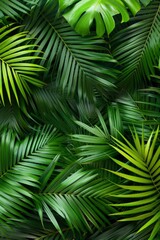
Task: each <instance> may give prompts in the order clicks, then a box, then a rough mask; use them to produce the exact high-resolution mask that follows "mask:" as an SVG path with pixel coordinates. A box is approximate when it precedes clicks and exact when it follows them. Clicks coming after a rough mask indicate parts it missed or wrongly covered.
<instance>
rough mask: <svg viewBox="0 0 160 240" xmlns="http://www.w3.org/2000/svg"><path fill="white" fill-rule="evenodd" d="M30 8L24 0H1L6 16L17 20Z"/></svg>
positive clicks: (1, 6) (0, 7) (0, 8)
mask: <svg viewBox="0 0 160 240" xmlns="http://www.w3.org/2000/svg"><path fill="white" fill-rule="evenodd" d="M29 10H30V9H29V8H28V7H27V6H26V4H25V3H24V1H23V0H1V1H0V11H2V13H3V14H4V15H6V16H9V17H11V18H13V19H14V20H17V19H19V18H22V16H21V15H22V14H23V13H24V14H27V13H28V12H29Z"/></svg>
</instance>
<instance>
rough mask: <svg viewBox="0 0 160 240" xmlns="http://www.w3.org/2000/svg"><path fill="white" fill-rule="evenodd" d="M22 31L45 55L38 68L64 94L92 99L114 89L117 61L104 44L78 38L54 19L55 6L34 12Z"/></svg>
mask: <svg viewBox="0 0 160 240" xmlns="http://www.w3.org/2000/svg"><path fill="white" fill-rule="evenodd" d="M51 9H52V11H51ZM34 16H38V18H34ZM37 19H38V20H37ZM25 29H26V30H29V35H30V36H32V37H33V38H36V41H35V44H37V45H39V48H38V49H39V50H41V51H43V52H44V55H43V57H44V60H42V62H41V64H43V65H45V66H46V67H47V69H48V74H49V73H51V74H52V76H53V77H52V79H55V81H56V85H57V87H58V88H61V89H62V91H63V92H65V93H68V94H70V95H74V94H78V95H79V97H80V98H89V99H94V98H95V91H97V92H100V93H101V91H102V92H103V93H104V92H105V94H106V95H108V94H109V90H110V91H113V90H114V89H115V86H114V82H115V79H116V76H117V71H116V70H114V69H113V66H114V63H115V62H116V61H115V60H114V59H113V58H112V56H111V55H110V54H108V50H107V49H106V48H105V47H104V43H105V42H104V41H103V40H102V39H98V38H88V37H86V38H82V37H80V36H79V35H78V34H76V33H75V32H74V31H73V29H72V28H71V27H70V26H69V25H68V23H66V21H65V20H64V19H63V18H62V17H60V18H57V17H56V6H54V5H50V4H49V5H46V7H45V8H43V9H42V10H41V9H39V8H36V9H35V10H34V11H33V13H32V18H29V19H26V27H25ZM102 62H103V63H102ZM55 72H56V74H55ZM47 76H48V75H47ZM49 76H50V75H49Z"/></svg>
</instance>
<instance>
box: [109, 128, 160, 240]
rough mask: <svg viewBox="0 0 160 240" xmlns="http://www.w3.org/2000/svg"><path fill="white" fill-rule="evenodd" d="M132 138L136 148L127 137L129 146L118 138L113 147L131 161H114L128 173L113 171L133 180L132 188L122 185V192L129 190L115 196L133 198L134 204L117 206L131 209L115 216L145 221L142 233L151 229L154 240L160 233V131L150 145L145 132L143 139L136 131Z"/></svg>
mask: <svg viewBox="0 0 160 240" xmlns="http://www.w3.org/2000/svg"><path fill="white" fill-rule="evenodd" d="M153 134H154V136H153ZM132 136H133V141H134V145H135V146H132V147H131V145H130V143H128V141H127V140H126V139H125V138H124V139H125V141H126V143H127V144H124V143H122V142H121V141H120V140H117V139H114V140H115V146H113V148H114V149H116V151H117V152H118V153H120V154H121V155H122V156H123V157H125V159H126V160H127V162H124V161H123V160H121V161H119V160H117V159H113V161H114V162H115V163H116V164H118V165H119V166H121V167H122V169H125V170H127V171H128V172H127V173H124V172H115V171H110V170H109V171H110V172H113V173H114V174H116V175H118V176H120V177H122V178H124V179H125V180H127V182H128V181H129V182H128V185H123V184H121V185H119V186H120V187H121V188H122V189H126V190H128V191H125V192H124V193H123V194H119V195H117V196H116V195H114V197H118V198H120V199H121V198H122V199H123V198H124V199H125V198H126V199H133V200H132V201H125V202H123V203H122V202H121V203H117V204H113V205H114V206H122V207H125V208H129V209H125V210H124V211H121V212H119V213H115V214H114V215H117V216H126V217H124V218H123V219H121V220H120V221H135V220H136V221H137V220H145V223H144V224H143V225H142V226H141V228H140V229H139V230H138V232H141V231H143V230H144V229H146V228H147V227H149V226H150V227H151V228H152V230H151V235H150V237H149V239H150V240H152V239H154V237H155V236H156V235H157V234H158V232H159V228H158V226H159V221H160V209H159V202H160V199H159V190H160V179H159V174H160V171H159V170H160V168H159V165H160V163H159V155H160V147H158V146H157V145H158V136H159V128H157V130H156V131H155V132H152V133H151V135H150V137H149V139H148V141H147V142H146V139H145V138H144V132H142V137H141V139H140V138H139V136H138V134H137V133H136V132H135V133H134V134H133V132H132ZM132 183H133V184H132ZM112 196H113V195H112ZM127 216H128V217H127Z"/></svg>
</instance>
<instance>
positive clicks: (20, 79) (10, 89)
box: [0, 26, 44, 104]
mask: <svg viewBox="0 0 160 240" xmlns="http://www.w3.org/2000/svg"><path fill="white" fill-rule="evenodd" d="M17 28H18V27H13V26H12V28H10V27H8V26H7V27H3V28H1V29H0V32H1V37H0V49H1V50H0V77H1V79H2V80H1V83H0V97H1V100H2V103H3V104H5V98H6V97H7V98H8V100H9V102H10V103H12V97H13V96H14V97H15V99H16V101H17V103H18V104H19V98H18V94H19V92H20V93H21V94H22V96H23V97H24V99H25V100H26V101H27V95H26V93H28V94H29V93H30V92H31V89H30V88H29V85H30V84H32V85H34V86H38V87H41V86H42V85H43V83H42V82H41V81H40V80H38V79H37V76H38V75H37V72H40V71H44V68H43V67H42V66H40V65H37V64H35V63H32V61H33V60H35V59H38V58H39V57H36V56H33V55H31V54H33V53H35V52H36V50H31V48H32V47H33V45H29V44H25V45H24V44H23V43H24V42H26V41H28V40H29V38H26V32H20V33H16V34H14V35H13V36H9V34H10V33H13V32H14V31H15V30H16V29H17ZM28 61H30V62H28ZM28 83H29V84H28ZM6 94H7V96H5V95H6ZM12 95H13V96H12Z"/></svg>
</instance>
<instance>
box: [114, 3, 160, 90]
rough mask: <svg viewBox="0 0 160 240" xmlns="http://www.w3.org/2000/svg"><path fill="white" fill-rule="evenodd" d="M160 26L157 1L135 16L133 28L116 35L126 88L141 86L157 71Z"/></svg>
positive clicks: (115, 50)
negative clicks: (155, 69)
mask: <svg viewBox="0 0 160 240" xmlns="http://www.w3.org/2000/svg"><path fill="white" fill-rule="evenodd" d="M159 26H160V4H159V1H154V2H153V3H152V4H151V5H149V6H147V7H146V8H144V9H142V10H141V11H140V12H139V13H138V14H137V15H136V16H135V17H134V18H133V19H132V21H131V24H130V26H129V27H125V28H124V29H122V30H121V31H119V32H118V33H117V34H116V35H115V36H113V40H112V47H113V49H114V52H113V54H114V57H115V58H116V59H117V60H118V61H119V63H120V65H121V66H122V74H121V75H120V79H119V81H120V82H119V86H120V87H121V88H122V89H126V88H127V89H129V90H132V91H133V90H134V89H137V88H141V87H142V86H144V83H145V82H146V81H147V79H150V74H154V66H156V65H157V64H158V60H159V55H160V46H159V43H160V27H159ZM146 78H147V79H146Z"/></svg>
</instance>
